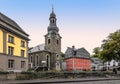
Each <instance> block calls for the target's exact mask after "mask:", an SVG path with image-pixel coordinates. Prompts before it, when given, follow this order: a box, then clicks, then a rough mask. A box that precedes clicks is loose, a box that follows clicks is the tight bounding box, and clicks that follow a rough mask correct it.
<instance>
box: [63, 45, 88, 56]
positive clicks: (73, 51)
mask: <svg viewBox="0 0 120 84" xmlns="http://www.w3.org/2000/svg"><path fill="white" fill-rule="evenodd" d="M71 57H79V58H90V54H89V52H88V51H87V50H86V49H85V48H80V49H73V48H70V47H68V48H67V50H66V52H65V58H71Z"/></svg>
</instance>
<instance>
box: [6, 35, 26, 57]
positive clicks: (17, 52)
mask: <svg viewBox="0 0 120 84" xmlns="http://www.w3.org/2000/svg"><path fill="white" fill-rule="evenodd" d="M9 35H10V36H13V37H14V44H13V43H9V42H8V36H9ZM21 40H22V41H24V42H25V47H21ZM6 41H7V43H6V45H7V46H6V52H7V54H8V46H11V47H14V55H15V56H21V50H24V51H25V54H24V57H27V53H26V52H27V41H25V40H23V39H21V38H19V37H17V36H15V35H13V34H10V33H7V38H6Z"/></svg>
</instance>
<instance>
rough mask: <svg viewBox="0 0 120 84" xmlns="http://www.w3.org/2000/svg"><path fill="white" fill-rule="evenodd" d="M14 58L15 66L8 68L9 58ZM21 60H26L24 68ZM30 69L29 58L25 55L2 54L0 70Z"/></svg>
mask: <svg viewBox="0 0 120 84" xmlns="http://www.w3.org/2000/svg"><path fill="white" fill-rule="evenodd" d="M9 59H10V60H14V68H11V69H10V68H8V60H9ZM21 61H25V66H24V68H21ZM27 69H28V59H27V58H23V57H15V56H7V55H4V54H0V71H14V72H21V71H26V70H27Z"/></svg>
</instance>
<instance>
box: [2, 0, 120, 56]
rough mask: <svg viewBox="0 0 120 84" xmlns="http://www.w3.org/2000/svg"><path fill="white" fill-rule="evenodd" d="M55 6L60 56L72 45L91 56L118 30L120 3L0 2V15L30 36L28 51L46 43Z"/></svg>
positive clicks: (114, 0) (80, 0) (105, 0)
mask: <svg viewBox="0 0 120 84" xmlns="http://www.w3.org/2000/svg"><path fill="white" fill-rule="evenodd" d="M52 4H53V5H54V12H55V14H56V17H57V26H58V27H59V34H60V35H61V36H62V52H65V51H66V49H67V47H72V46H73V45H74V46H75V47H76V48H77V49H78V48H82V47H84V48H85V49H86V50H88V52H89V53H90V54H92V52H93V49H94V48H95V47H100V46H101V44H102V40H104V39H106V37H107V36H108V35H109V33H113V32H115V31H116V30H118V29H120V0H0V12H1V13H3V14H5V15H6V16H8V17H9V18H11V19H13V20H14V21H15V22H16V23H17V24H18V25H19V26H20V27H21V28H22V29H23V30H24V31H25V32H26V33H28V34H29V35H30V36H29V38H30V39H31V41H29V47H34V46H36V45H39V44H42V43H44V42H45V38H44V35H45V34H47V27H48V25H49V17H50V13H51V11H52Z"/></svg>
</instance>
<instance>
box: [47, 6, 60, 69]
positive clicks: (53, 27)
mask: <svg viewBox="0 0 120 84" xmlns="http://www.w3.org/2000/svg"><path fill="white" fill-rule="evenodd" d="M49 21H50V23H49V26H48V28H47V34H46V35H45V45H46V49H47V50H48V51H50V52H51V53H52V56H51V57H50V61H51V62H50V63H51V64H50V65H51V66H52V68H54V69H55V70H60V67H61V64H60V58H61V38H62V37H61V36H60V34H59V28H58V27H57V24H56V21H57V18H56V15H55V13H54V9H53V8H52V13H51V14H50V18H49Z"/></svg>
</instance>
